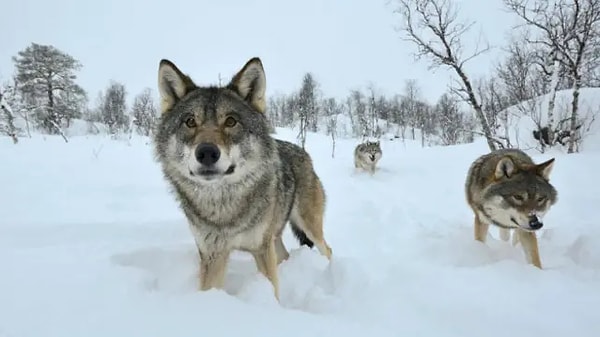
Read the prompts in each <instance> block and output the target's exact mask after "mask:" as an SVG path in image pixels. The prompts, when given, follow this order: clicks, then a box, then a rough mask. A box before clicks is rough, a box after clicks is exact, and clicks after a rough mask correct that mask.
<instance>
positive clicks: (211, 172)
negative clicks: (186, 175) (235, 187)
mask: <svg viewBox="0 0 600 337" xmlns="http://www.w3.org/2000/svg"><path fill="white" fill-rule="evenodd" d="M234 171H235V165H231V166H229V167H228V168H227V170H226V171H225V172H221V171H219V170H216V169H213V168H201V169H200V170H199V171H198V172H196V173H194V172H193V171H192V170H190V175H191V176H196V175H198V176H201V177H214V176H218V175H230V174H232V173H233V172H234Z"/></svg>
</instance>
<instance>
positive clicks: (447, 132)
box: [433, 93, 464, 145]
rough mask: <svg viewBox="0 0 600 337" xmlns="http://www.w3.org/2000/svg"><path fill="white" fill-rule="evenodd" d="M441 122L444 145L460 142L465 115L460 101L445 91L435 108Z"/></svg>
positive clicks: (441, 136) (441, 135)
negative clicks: (459, 103) (462, 112)
mask: <svg viewBox="0 0 600 337" xmlns="http://www.w3.org/2000/svg"><path fill="white" fill-rule="evenodd" d="M433 110H434V113H435V115H436V118H437V119H438V120H439V124H440V138H441V141H442V144H443V145H455V144H458V143H459V142H460V137H461V133H462V132H463V128H464V126H463V115H462V114H461V113H460V110H459V107H458V102H456V100H455V99H453V98H452V97H450V95H448V94H447V93H444V94H443V95H442V96H441V97H440V99H439V100H438V101H437V103H436V105H435V106H434V108H433Z"/></svg>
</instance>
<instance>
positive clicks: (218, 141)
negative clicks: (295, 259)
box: [154, 58, 332, 299]
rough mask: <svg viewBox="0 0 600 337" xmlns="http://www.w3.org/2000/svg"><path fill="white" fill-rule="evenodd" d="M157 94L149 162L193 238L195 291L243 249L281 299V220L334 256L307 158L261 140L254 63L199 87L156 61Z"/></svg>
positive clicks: (221, 274)
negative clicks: (226, 79)
mask: <svg viewBox="0 0 600 337" xmlns="http://www.w3.org/2000/svg"><path fill="white" fill-rule="evenodd" d="M158 87H159V92H160V96H161V116H160V120H159V122H158V126H157V132H156V134H155V136H154V137H155V139H154V143H155V154H156V158H157V160H158V162H160V164H161V169H162V172H163V174H164V177H165V179H166V180H167V182H168V183H169V184H170V186H171V187H172V190H173V193H174V195H175V196H176V199H177V201H178V202H179V204H180V207H181V209H182V210H183V213H184V214H185V216H186V217H187V219H188V223H189V226H190V229H191V232H192V234H193V235H194V239H195V242H196V246H197V249H198V253H199V255H200V275H199V276H200V290H208V289H210V288H222V287H223V285H224V279H225V272H226V268H227V263H228V260H229V255H230V253H231V252H232V251H233V250H241V251H245V252H249V253H251V254H252V255H253V257H254V260H255V262H256V266H257V268H258V270H259V271H260V272H261V273H262V274H264V275H265V276H266V277H267V278H268V279H269V281H270V282H271V284H272V285H273V289H274V295H275V297H276V298H277V299H279V287H278V277H277V267H278V264H279V263H280V262H281V261H283V260H285V259H287V258H288V257H289V253H288V251H287V250H286V248H285V246H284V244H283V241H282V237H281V235H282V232H283V230H284V228H285V225H286V223H287V222H288V221H289V222H290V223H291V227H292V231H293V233H294V234H295V235H296V237H297V238H298V240H299V241H300V243H301V244H305V245H308V246H310V247H312V246H313V245H315V246H316V247H317V248H318V250H319V251H320V253H321V254H323V255H324V256H326V257H327V258H328V259H330V258H331V254H332V251H331V248H330V247H329V245H328V244H327V242H326V241H325V239H324V237H323V216H324V210H325V191H324V189H323V185H322V184H321V181H320V180H319V177H318V176H317V174H316V173H315V171H314V168H313V163H312V160H311V157H310V156H309V154H308V153H307V152H305V151H304V150H303V149H302V148H300V147H299V146H297V145H295V144H292V143H289V142H286V141H281V140H276V139H274V138H272V137H271V135H270V134H269V131H270V130H269V123H268V121H267V118H266V116H265V105H266V104H265V103H266V101H265V89H266V79H265V73H264V69H263V65H262V62H261V61H260V59H259V58H253V59H251V60H249V61H248V62H247V63H246V65H245V66H244V67H243V68H242V69H241V70H240V71H239V72H238V73H237V74H236V75H235V76H234V77H233V78H232V80H231V82H230V83H229V84H228V85H227V86H225V87H217V86H206V87H199V86H197V85H196V84H195V83H194V82H193V81H192V80H191V78H190V77H188V76H187V75H186V74H184V73H182V72H181V71H180V70H179V69H178V68H177V67H176V66H175V65H174V64H173V63H172V62H170V61H168V60H161V61H160V64H159V69H158Z"/></svg>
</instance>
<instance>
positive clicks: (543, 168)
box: [536, 158, 555, 180]
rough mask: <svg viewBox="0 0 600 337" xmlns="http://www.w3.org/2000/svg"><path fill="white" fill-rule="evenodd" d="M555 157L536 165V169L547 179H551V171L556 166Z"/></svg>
mask: <svg viewBox="0 0 600 337" xmlns="http://www.w3.org/2000/svg"><path fill="white" fill-rule="evenodd" d="M554 159H555V158H552V159H550V160H547V161H545V162H543V163H541V164H538V165H536V170H537V172H538V174H539V175H540V176H542V177H543V178H544V179H546V180H550V173H551V172H552V168H553V167H554Z"/></svg>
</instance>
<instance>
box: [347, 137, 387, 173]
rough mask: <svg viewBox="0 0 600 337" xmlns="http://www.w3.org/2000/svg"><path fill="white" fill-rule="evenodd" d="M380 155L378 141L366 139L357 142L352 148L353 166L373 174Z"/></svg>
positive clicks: (381, 153)
mask: <svg viewBox="0 0 600 337" xmlns="http://www.w3.org/2000/svg"><path fill="white" fill-rule="evenodd" d="M382 155H383V151H382V150H381V145H380V144H379V141H374V142H371V141H366V142H364V143H361V144H358V145H357V146H356V147H355V148H354V167H355V168H357V169H363V170H365V171H367V172H369V173H371V174H373V173H375V167H376V166H377V163H378V162H379V160H380V159H381V157H382Z"/></svg>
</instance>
